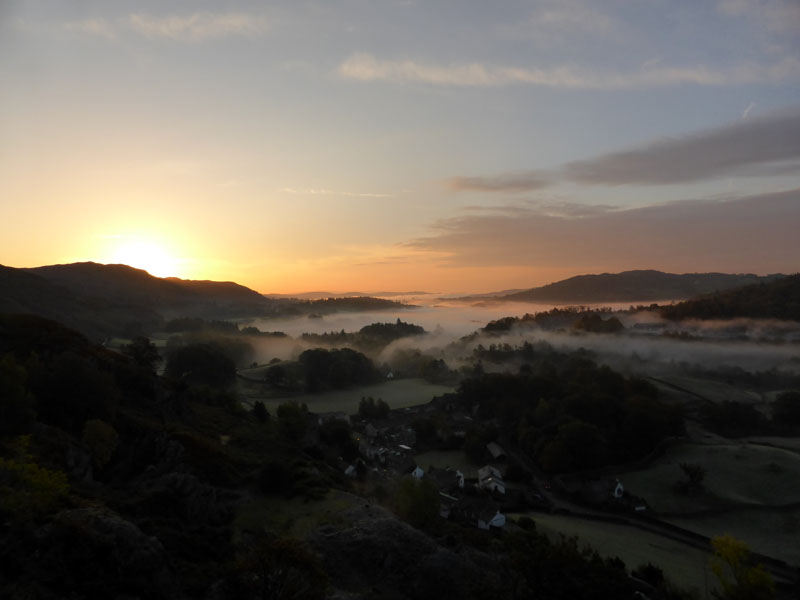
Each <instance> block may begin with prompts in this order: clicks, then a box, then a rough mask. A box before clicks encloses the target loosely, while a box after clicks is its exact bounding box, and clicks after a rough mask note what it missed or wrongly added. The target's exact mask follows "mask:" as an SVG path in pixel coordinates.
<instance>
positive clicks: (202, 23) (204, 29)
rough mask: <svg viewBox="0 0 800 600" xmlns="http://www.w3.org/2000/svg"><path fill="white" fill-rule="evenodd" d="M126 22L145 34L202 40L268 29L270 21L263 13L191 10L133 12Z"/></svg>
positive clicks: (186, 39) (154, 36)
mask: <svg viewBox="0 0 800 600" xmlns="http://www.w3.org/2000/svg"><path fill="white" fill-rule="evenodd" d="M127 24H128V26H129V27H130V28H131V29H132V30H133V31H136V32H137V33H140V34H142V35H144V36H147V37H151V38H156V37H161V38H171V39H174V40H180V41H202V40H207V39H217V38H223V37H228V36H256V35H260V34H262V33H264V32H266V31H267V29H268V28H269V22H268V21H267V19H266V18H265V17H263V16H256V15H251V14H247V13H224V14H214V13H205V12H203V13H194V14H191V15H185V16H179V15H171V16H166V17H155V16H151V15H144V14H132V15H130V16H129V17H128V19H127Z"/></svg>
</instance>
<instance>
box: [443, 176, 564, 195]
mask: <svg viewBox="0 0 800 600" xmlns="http://www.w3.org/2000/svg"><path fill="white" fill-rule="evenodd" d="M446 183H447V186H448V187H449V188H450V189H451V190H454V191H457V192H463V191H476V192H528V191H532V190H539V189H542V188H545V187H547V186H548V185H550V182H549V181H548V179H547V176H546V175H545V174H544V173H543V172H540V171H523V172H517V173H507V174H503V175H495V176H492V177H452V178H450V179H448V180H447V182H446Z"/></svg>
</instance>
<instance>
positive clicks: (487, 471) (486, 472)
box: [478, 465, 506, 494]
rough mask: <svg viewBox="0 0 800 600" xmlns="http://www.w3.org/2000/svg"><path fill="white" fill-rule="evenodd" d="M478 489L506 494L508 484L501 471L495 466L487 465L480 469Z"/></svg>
mask: <svg viewBox="0 0 800 600" xmlns="http://www.w3.org/2000/svg"><path fill="white" fill-rule="evenodd" d="M478 487H479V488H480V489H482V490H488V491H490V492H497V493H498V494H505V493H506V484H505V482H504V481H503V476H502V474H501V473H500V470H499V469H498V468H497V467H495V466H493V465H486V466H484V467H481V468H480V469H478Z"/></svg>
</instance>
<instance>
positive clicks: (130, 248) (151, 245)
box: [104, 239, 182, 277]
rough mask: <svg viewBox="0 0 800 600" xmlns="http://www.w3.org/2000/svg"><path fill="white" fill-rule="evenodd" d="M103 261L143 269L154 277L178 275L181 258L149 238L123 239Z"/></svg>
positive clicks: (179, 274) (179, 273) (180, 271)
mask: <svg viewBox="0 0 800 600" xmlns="http://www.w3.org/2000/svg"><path fill="white" fill-rule="evenodd" d="M104 262H106V263H113V264H124V265H128V266H131V267H135V268H137V269H144V270H145V271H147V272H148V273H150V274H151V275H155V276H156V277H180V276H181V275H182V269H181V266H182V265H181V262H182V261H181V260H179V259H177V258H175V256H173V255H172V253H171V252H169V251H168V250H167V249H166V248H165V247H164V246H162V245H161V244H158V243H156V242H153V241H151V240H142V239H125V240H123V241H122V242H121V243H120V245H119V246H117V247H116V248H115V249H114V250H113V253H112V254H111V256H110V257H109V258H108V259H106V260H105V261H104Z"/></svg>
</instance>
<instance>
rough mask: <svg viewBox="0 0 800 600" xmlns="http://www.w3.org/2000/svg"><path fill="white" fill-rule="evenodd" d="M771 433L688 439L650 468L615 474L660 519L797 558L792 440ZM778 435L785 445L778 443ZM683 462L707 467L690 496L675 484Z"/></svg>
mask: <svg viewBox="0 0 800 600" xmlns="http://www.w3.org/2000/svg"><path fill="white" fill-rule="evenodd" d="M714 439H721V438H716V436H715V438H714ZM768 441H769V442H770V443H771V444H775V445H774V446H773V445H764V444H759V443H749V442H747V441H737V442H732V441H731V440H725V441H724V443H709V444H694V443H687V444H684V445H681V446H678V447H675V448H673V449H671V450H669V451H668V452H667V454H666V455H665V456H663V457H661V458H659V459H658V460H656V461H655V462H654V463H653V464H652V465H650V466H649V467H648V468H646V469H643V470H640V471H630V472H627V473H620V474H619V478H620V480H621V481H622V482H623V484H624V485H625V488H626V490H627V491H629V492H631V493H632V494H635V495H637V496H641V497H643V498H645V499H646V500H647V502H648V504H649V505H650V506H651V508H653V509H654V510H655V511H657V512H659V513H662V515H663V516H662V518H663V519H664V520H665V521H668V522H670V523H673V524H675V525H678V526H679V527H683V528H685V529H688V530H690V531H694V532H696V533H700V534H702V535H705V536H708V537H714V536H717V535H722V534H730V535H733V536H734V537H736V538H738V539H741V540H743V541H744V542H746V543H747V544H748V545H749V546H750V548H751V549H752V550H753V551H755V552H759V553H761V554H765V555H767V556H771V557H773V558H777V559H779V560H783V561H785V562H787V563H788V564H790V565H798V564H800V545H798V543H797V539H798V535H799V534H800V454H798V453H797V451H796V447H797V441H796V440H788V439H785V440H781V439H779V438H769V439H768ZM778 443H781V444H783V445H784V446H785V447H777V444H778ZM682 462H686V463H693V464H697V465H700V466H701V467H703V468H704V469H705V470H706V476H705V480H704V481H703V484H704V488H705V490H704V491H703V492H702V493H700V494H697V495H695V496H687V495H684V494H681V493H679V492H677V491H676V490H675V489H674V488H673V485H674V483H675V482H676V481H677V480H679V479H681V478H683V473H682V471H681V469H680V467H679V466H678V465H679V464H680V463H682ZM787 505H788V506H787ZM781 507H783V508H781ZM700 511H705V512H703V513H702V514H698V513H700ZM664 513H668V515H665V514H664Z"/></svg>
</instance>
